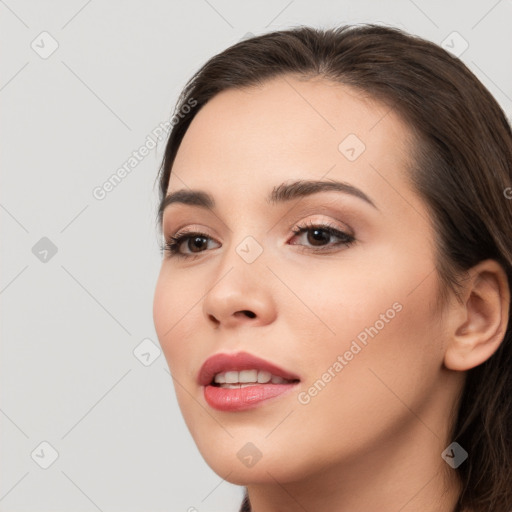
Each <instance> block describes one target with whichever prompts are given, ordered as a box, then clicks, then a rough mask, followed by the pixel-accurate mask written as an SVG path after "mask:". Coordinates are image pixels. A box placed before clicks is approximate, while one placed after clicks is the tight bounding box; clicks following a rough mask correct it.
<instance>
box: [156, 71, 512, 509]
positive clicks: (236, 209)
mask: <svg viewBox="0 0 512 512" xmlns="http://www.w3.org/2000/svg"><path fill="white" fill-rule="evenodd" d="M408 133H409V130H408V128H407V126H406V125H405V124H404V123H403V122H402V121H401V120H400V118H399V117H398V116H397V115H395V113H394V112H393V111H392V110H390V108H389V107H386V106H385V105H383V104H381V103H379V102H376V101H372V100H370V99H369V98H367V97H363V96H362V95H361V94H359V93H356V92H355V90H353V89H349V88H347V87H346V86H342V85H340V84H332V83H328V82H326V81H324V80H319V79H317V80H308V81H306V80H298V79H297V78H294V77H292V76H286V78H285V77H279V78H277V79H273V80H271V81H267V82H265V83H264V84H263V85H262V86H259V87H254V88H250V89H243V90H230V91H224V92H222V93H220V94H218V95H217V96H215V97H214V98H213V99H212V100H211V101H210V102H208V103H207V104H206V105H205V106H204V107H203V108H202V109H201V110H200V111H199V112H198V114H197V115H196V117H195V119H194V120H193V122H192V123H191V125H190V127H189V129H188V131H187V133H186V134H185V137H184V139H183V142H182V144H181V146H180V149H179V151H178V154H177V157H176V160H175V162H174V165H173V171H172V173H171V178H170V181H169V187H168V193H172V192H175V191H178V190H183V189H185V190H189V189H193V190H201V191H204V192H207V193H208V194H210V195H211V196H212V197H213V199H214V201H215V206H213V207H211V208H204V207H200V206H196V205H187V204H182V203H179V202H176V203H173V204H170V205H169V206H168V207H167V208H166V209H165V211H164V215H163V224H162V225H163V234H164V236H167V237H168V236H171V235H174V234H175V233H176V232H178V231H187V230H188V231H189V232H197V231H199V232H201V233H206V234H207V235H208V237H209V238H208V239H207V243H206V241H205V245H204V248H203V249H202V250H201V252H197V253H195V252H194V253H191V249H190V245H188V244H187V242H184V243H182V245H181V247H180V250H181V252H182V253H185V256H189V257H177V256H169V254H166V255H165V256H164V258H163V261H162V266H161V271H160V275H159V278H158V282H157V286H156V291H155V300H154V321H155V327H156V331H157V334H158V337H159V340H160V343H161V346H162V349H163V351H164V353H165V357H166V359H167V362H168V365H169V368H170V371H171V374H172V376H173V378H174V382H175V389H176V395H177V399H178V402H179V405H180V408H181V410H182V413H183V416H184V419H185V421H186V423H187V426H188V428H189V429H190V432H191V434H192V436H193V438H194V440H195V442H196V444H197V446H198V448H199V450H200V452H201V454H202V455H203V457H204V458H205V460H206V462H207V463H208V464H209V465H210V466H211V468H212V469H213V470H214V471H215V472H216V473H217V474H218V475H220V476H221V477H222V478H225V479H226V480H228V481H230V482H233V483H236V484H239V485H246V486H247V487H248V490H249V496H250V499H251V503H252V507H253V510H254V511H257V512H263V511H265V512H274V511H284V510H287V511H295V510H297V511H299V510H333V511H340V512H348V511H350V512H367V511H368V510H379V511H381V512H398V511H400V512H413V511H421V512H429V511H432V512H433V511H436V512H440V511H441V512H442V511H446V512H449V511H453V509H454V506H455V503H456V500H457V496H458V494H459V492H460V488H459V484H458V480H457V477H456V472H455V470H453V469H452V468H451V467H449V466H448V464H447V463H446V462H445V461H444V460H443V459H442V458H441V453H442V452H443V451H444V450H445V448H446V447H447V446H448V445H449V444H450V443H451V442H452V439H451V438H450V420H451V418H452V417H453V410H454V406H455V405H456V404H457V397H458V395H459V393H460V392H461V390H462V387H463V384H464V379H465V373H464V371H465V370H467V369H469V368H472V367H474V366H476V365H478V364H480V363H482V362H483V361H485V360H486V359H487V358H489V357H490V356H491V355H492V354H493V353H494V351H495V350H496V349H497V348H498V346H499V344H500V342H501V339H502V337H503V333H504V328H505V326H506V320H507V317H506V315H507V313H506V311H507V310H506V304H507V301H508V300H509V298H508V297H509V296H508V288H507V285H506V278H505V276H504V274H503V271H502V270H501V267H499V266H498V265H497V264H495V263H494V262H492V261H486V262H482V263H481V264H480V265H479V266H478V267H477V268H475V269H472V272H471V273H470V275H469V277H468V278H467V279H466V280H465V281H464V288H463V292H462V300H461V301H456V300H455V299H453V300H451V301H450V302H449V303H448V304H447V305H446V306H445V309H444V311H443V314H441V315H440V314H439V311H437V310H436V307H437V306H438V302H437V297H438V293H439V289H440V281H439V278H438V275H437V272H436V271H435V254H434V240H435V232H434V229H433V227H432V223H431V221H430V220H429V214H428V208H427V206H426V204H425V203H424V201H423V200H422V199H421V198H420V197H419V196H418V194H417V193H416V192H415V191H414V190H413V189H412V187H411V186H410V184H409V182H408V181H407V175H406V173H407V165H408V155H409V148H410V144H411V141H410V137H409V135H408ZM349 134H356V135H357V137H358V138H359V139H360V140H361V141H363V143H364V145H365V150H364V151H363V152H362V153H361V155H360V156H359V157H358V158H356V159H355V160H354V161H350V160H349V159H348V158H346V156H345V154H343V153H342V151H340V149H339V148H338V146H339V145H340V143H341V142H342V141H343V140H344V139H345V137H347V135H349ZM351 145H352V146H353V145H354V144H353V140H352V144H351ZM342 149H343V148H342ZM356 149H357V148H356ZM297 180H321V181H326V182H329V181H331V182H332V181H337V182H343V183H346V184H349V185H351V186H352V187H356V188H357V189H359V190H360V191H362V192H363V193H364V194H365V195H366V196H367V197H368V198H369V199H370V200H371V201H372V202H373V206H372V205H371V204H369V203H368V202H367V201H365V200H363V199H361V197H357V196H355V195H352V194H349V193H344V192H340V191H335V190H329V191H322V192H318V193H315V194H311V195H307V196H304V197H295V198H293V199H291V200H288V201H281V202H277V203H275V204H271V203H269V202H267V196H268V195H269V194H270V192H271V191H272V189H273V188H274V187H278V186H279V185H281V184H282V183H290V182H292V181H297ZM308 224H309V225H311V224H312V225H314V226H315V225H318V224H328V225H330V226H331V227H334V228H335V229H337V230H339V231H342V232H347V233H350V234H352V235H353V236H354V238H355V242H354V243H353V244H350V245H344V244H337V245H336V243H337V242H338V241H339V239H338V238H336V237H335V236H333V235H331V236H330V237H329V235H325V232H324V238H321V239H322V240H324V245H322V246H316V245H313V244H315V239H314V238H313V237H312V235H311V232H312V230H310V231H309V236H308V232H306V233H303V234H300V235H297V234H294V233H293V231H292V230H293V229H294V228H296V227H297V226H304V225H306V226H307V225H308ZM248 236H251V237H253V238H254V239H255V240H256V241H257V242H258V244H259V246H260V247H261V248H262V249H263V252H262V253H261V255H259V256H258V257H257V258H256V259H255V261H253V262H252V263H247V262H246V261H245V260H244V259H243V258H242V257H241V256H240V254H241V253H239V252H237V251H236V249H237V246H238V245H239V244H240V243H241V242H242V241H243V240H244V239H245V238H246V237H248ZM325 240H326V242H325ZM251 247H253V246H251ZM322 249H323V250H324V252H323V253H322V252H320V251H321V250H322ZM251 250H254V249H251ZM315 251H316V252H315ZM190 256H192V257H190ZM397 304H398V306H397ZM393 305H395V308H396V309H395V310H394V311H393V315H392V319H389V317H386V319H385V320H387V321H385V322H384V321H382V320H381V322H380V323H379V324H378V327H377V329H378V334H377V335H375V336H374V337H368V342H367V345H364V346H363V345H362V344H361V343H359V345H360V346H361V347H362V349H361V350H360V351H359V352H358V353H357V354H356V355H354V356H353V358H351V360H347V359H348V358H345V359H344V361H345V363H346V364H345V363H344V366H343V369H342V371H339V372H338V373H336V372H334V374H335V377H333V376H332V374H333V370H332V368H333V363H334V362H335V361H337V357H338V356H339V355H342V356H343V354H345V353H346V352H347V351H350V347H351V343H352V342H353V341H354V340H356V339H357V336H358V335H360V333H361V332H363V331H364V330H365V328H369V327H371V326H375V325H377V323H376V322H377V321H378V320H379V319H382V316H381V315H382V314H385V313H386V311H388V310H390V308H391V309H393ZM399 306H401V308H399ZM398 309H400V311H398ZM244 311H246V312H251V313H250V314H246V313H244ZM389 315H390V316H391V313H390V314H389ZM380 325H382V327H380ZM239 351H244V352H249V353H251V354H254V355H256V356H258V357H261V358H263V359H266V360H268V361H271V362H273V363H274V364H276V365H278V366H280V367H282V368H285V369H288V370H290V371H293V372H295V373H296V374H298V375H299V376H300V382H299V384H298V385H297V388H296V390H294V391H293V392H291V393H287V394H285V395H281V396H279V397H276V398H274V399H271V400H268V401H265V402H264V403H262V404H261V405H260V406H258V407H256V408H253V409H251V410H247V411H234V412H233V411H218V410H215V409H213V408H211V407H210V405H209V404H208V403H207V402H206V401H205V398H204V395H203V388H202V386H200V385H199V384H198V383H197V381H196V378H197V373H198V371H199V368H200V367H201V365H202V364H203V362H204V361H205V360H206V359H207V358H208V357H209V356H211V355H213V354H216V353H219V352H222V353H228V354H230V353H235V352H239ZM328 368H331V379H330V380H329V382H328V383H327V384H326V385H325V387H323V389H321V391H320V392H318V393H317V394H313V395H312V394H310V395H308V396H309V397H310V400H309V401H308V403H303V402H304V400H303V402H300V401H299V399H298V396H299V393H301V392H302V395H301V396H302V397H303V398H304V396H305V394H307V393H308V390H310V388H311V386H313V385H314V383H315V382H316V381H318V379H322V375H324V374H325V373H326V371H327V369H328ZM326 379H327V378H326ZM313 393H314V392H313ZM249 442H250V443H252V444H253V445H255V446H256V447H257V449H258V450H259V451H260V452H261V454H262V457H261V459H260V460H259V461H258V462H257V463H256V464H254V465H253V466H252V467H248V466H246V465H245V464H243V463H242V462H241V460H240V458H239V457H238V456H237V453H238V451H239V450H240V449H241V448H242V447H243V446H244V445H246V443H249Z"/></svg>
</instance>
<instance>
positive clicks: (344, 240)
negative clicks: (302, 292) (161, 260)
mask: <svg viewBox="0 0 512 512" xmlns="http://www.w3.org/2000/svg"><path fill="white" fill-rule="evenodd" d="M315 229H317V230H321V231H324V232H325V233H327V234H328V235H330V236H334V237H336V238H339V239H340V241H339V242H336V243H334V244H332V243H331V244H329V245H326V246H318V247H317V248H314V246H309V247H308V249H310V250H312V251H313V252H316V253H322V252H331V251H332V247H333V246H334V247H337V246H340V245H344V246H346V247H350V246H351V245H352V244H353V243H354V242H355V241H356V239H355V238H354V237H353V236H352V235H350V234H348V233H345V232H344V231H340V230H339V229H336V228H335V227H333V226H331V225H330V224H322V223H316V224H315V223H313V222H309V223H306V224H302V225H298V226H296V227H295V228H294V229H292V232H293V233H294V236H299V235H302V234H304V233H307V232H308V231H312V230H315ZM198 237H202V238H206V239H208V240H213V239H212V238H211V237H210V236H209V235H207V234H206V233H202V232H199V231H189V232H187V231H179V232H178V233H176V234H175V235H173V236H171V237H169V238H168V239H167V240H166V241H165V245H164V247H163V250H164V251H165V252H166V253H168V256H169V257H174V256H176V257H178V258H196V257H198V256H200V255H201V253H203V252H206V251H199V252H198V253H181V252H179V248H180V246H181V245H182V244H183V242H185V241H187V240H189V239H191V238H198ZM291 245H300V244H291ZM303 247H304V246H303Z"/></svg>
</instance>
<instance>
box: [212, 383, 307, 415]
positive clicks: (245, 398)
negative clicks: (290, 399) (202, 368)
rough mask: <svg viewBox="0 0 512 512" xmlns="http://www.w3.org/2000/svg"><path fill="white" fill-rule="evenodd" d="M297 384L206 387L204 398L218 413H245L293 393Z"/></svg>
mask: <svg viewBox="0 0 512 512" xmlns="http://www.w3.org/2000/svg"><path fill="white" fill-rule="evenodd" d="M296 385H297V384H296V383H294V384H256V385H254V386H246V387H243V388H233V389H230V388H221V387H219V386H204V398H205V400H206V402H207V403H208V405H209V406H210V407H213V408H214V409H217V410H218V411H244V410H247V409H252V408H254V407H258V406H259V405H260V404H261V403H262V402H265V401H266V400H270V399H272V398H276V397H278V396H280V395H282V394H283V393H286V392H288V391H291V390H292V389H293V388H295V386H296Z"/></svg>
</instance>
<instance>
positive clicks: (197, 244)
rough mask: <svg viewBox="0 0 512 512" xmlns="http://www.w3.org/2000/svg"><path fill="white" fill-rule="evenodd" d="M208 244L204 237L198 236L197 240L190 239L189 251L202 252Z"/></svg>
mask: <svg viewBox="0 0 512 512" xmlns="http://www.w3.org/2000/svg"><path fill="white" fill-rule="evenodd" d="M205 243H207V241H206V238H205V237H204V236H196V237H195V238H189V244H188V245H189V247H188V248H189V249H190V250H191V251H192V252H200V251H201V249H203V247H202V246H203V245H204V244H205Z"/></svg>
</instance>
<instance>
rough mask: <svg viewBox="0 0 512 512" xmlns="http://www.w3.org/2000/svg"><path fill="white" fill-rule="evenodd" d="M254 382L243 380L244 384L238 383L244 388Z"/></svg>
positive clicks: (252, 384)
mask: <svg viewBox="0 0 512 512" xmlns="http://www.w3.org/2000/svg"><path fill="white" fill-rule="evenodd" d="M254 384H255V383H254V382H245V383H244V384H240V387H241V388H246V387H247V386H254Z"/></svg>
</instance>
